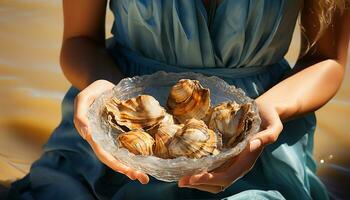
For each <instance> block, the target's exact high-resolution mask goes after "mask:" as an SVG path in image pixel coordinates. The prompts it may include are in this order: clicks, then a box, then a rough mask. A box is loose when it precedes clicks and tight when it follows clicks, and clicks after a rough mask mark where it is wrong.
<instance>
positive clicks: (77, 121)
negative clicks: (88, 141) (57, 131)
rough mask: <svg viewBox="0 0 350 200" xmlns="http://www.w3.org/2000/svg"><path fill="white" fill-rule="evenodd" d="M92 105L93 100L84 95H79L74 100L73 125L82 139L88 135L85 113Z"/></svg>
mask: <svg viewBox="0 0 350 200" xmlns="http://www.w3.org/2000/svg"><path fill="white" fill-rule="evenodd" d="M92 103H93V99H92V98H89V96H88V95H85V94H84V93H79V94H78V95H77V96H76V97H75V100H74V125H75V128H76V129H77V131H78V132H79V134H80V135H81V136H82V137H83V138H84V139H85V138H86V135H88V134H89V126H88V125H89V122H88V119H87V117H86V113H87V111H88V109H89V107H90V105H91V104H92Z"/></svg>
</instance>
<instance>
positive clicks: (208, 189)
mask: <svg viewBox="0 0 350 200" xmlns="http://www.w3.org/2000/svg"><path fill="white" fill-rule="evenodd" d="M182 187H186V188H193V189H197V190H201V191H205V192H210V193H213V194H217V193H219V192H221V191H222V187H221V186H213V185H184V186H182Z"/></svg>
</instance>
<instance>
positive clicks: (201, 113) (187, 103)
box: [167, 79, 210, 123]
mask: <svg viewBox="0 0 350 200" xmlns="http://www.w3.org/2000/svg"><path fill="white" fill-rule="evenodd" d="M167 107H168V108H169V111H170V113H171V114H173V115H174V117H175V118H176V119H177V120H178V121H179V122H180V123H184V122H185V121H186V120H187V119H191V118H195V119H202V118H203V117H205V115H206V113H207V111H208V110H209V107H210V91H209V89H206V88H203V87H202V86H201V85H200V84H199V81H197V80H189V79H181V80H180V81H179V82H178V83H177V84H175V85H174V86H173V87H172V88H171V90H170V93H169V97H168V101H167Z"/></svg>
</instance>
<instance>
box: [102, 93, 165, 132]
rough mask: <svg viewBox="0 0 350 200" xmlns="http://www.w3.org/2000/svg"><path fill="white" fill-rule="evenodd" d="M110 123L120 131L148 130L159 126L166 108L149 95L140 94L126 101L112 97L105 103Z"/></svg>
mask: <svg viewBox="0 0 350 200" xmlns="http://www.w3.org/2000/svg"><path fill="white" fill-rule="evenodd" d="M105 114H106V115H107V120H108V122H109V124H110V125H111V126H112V127H114V128H115V129H117V130H118V131H119V132H127V131H130V130H136V129H141V130H148V129H150V128H153V127H154V126H157V125H158V124H159V123H160V122H161V121H162V120H163V119H164V117H165V114H166V113H165V110H164V108H162V107H161V106H160V105H159V102H158V101H157V100H156V99H155V98H153V97H152V96H149V95H140V96H137V97H135V98H131V99H128V100H126V101H119V100H118V99H117V98H112V99H111V101H109V102H107V103H106V105H105Z"/></svg>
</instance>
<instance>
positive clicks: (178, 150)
mask: <svg viewBox="0 0 350 200" xmlns="http://www.w3.org/2000/svg"><path fill="white" fill-rule="evenodd" d="M219 141H220V139H219V138H218V135H217V134H216V133H215V132H214V131H212V130H210V129H208V127H207V126H206V125H205V123H204V122H203V121H202V120H197V119H194V118H193V119H190V120H187V121H186V122H185V124H184V127H183V128H182V129H180V130H179V131H177V132H176V134H175V135H174V137H173V139H172V140H171V142H170V144H169V146H168V149H169V155H170V156H171V157H179V156H186V157H188V158H201V157H203V156H207V155H217V154H218V153H219V150H218V146H219V145H218V143H219Z"/></svg>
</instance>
